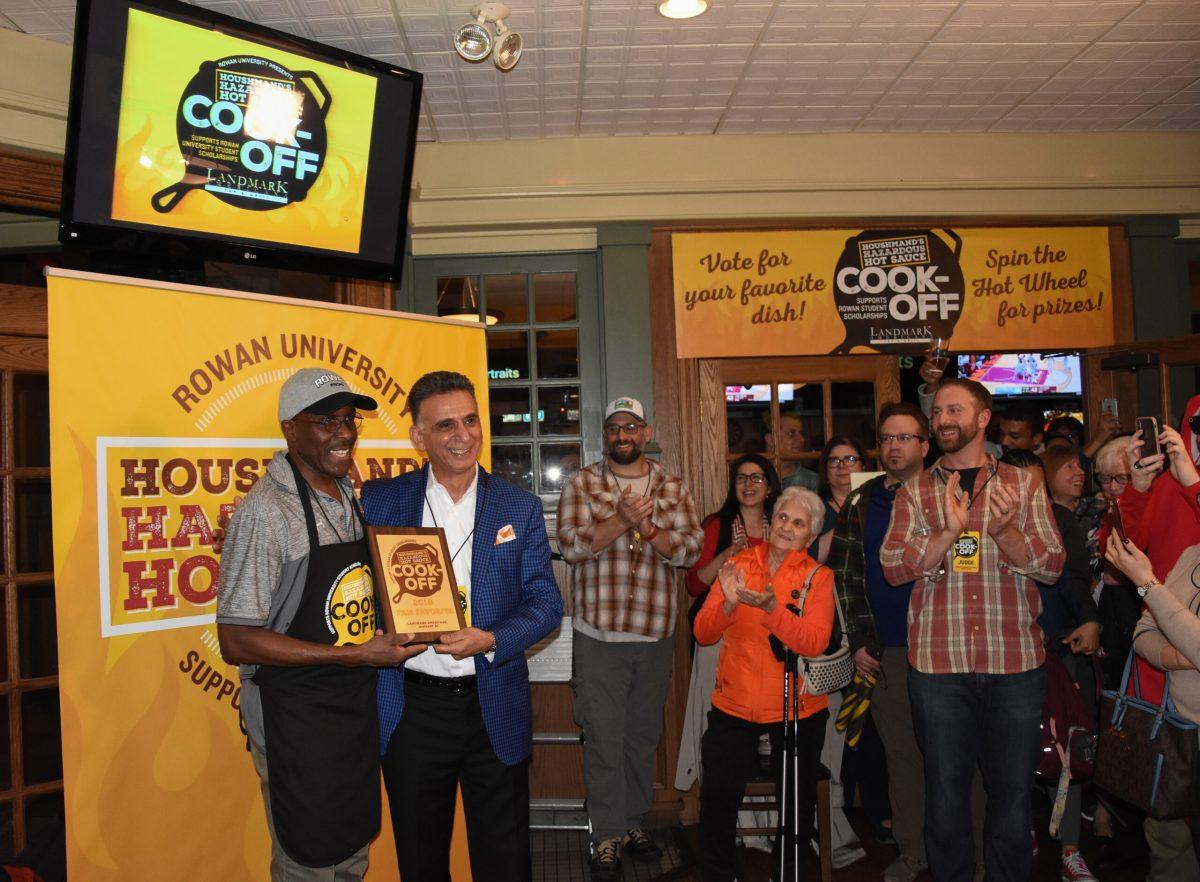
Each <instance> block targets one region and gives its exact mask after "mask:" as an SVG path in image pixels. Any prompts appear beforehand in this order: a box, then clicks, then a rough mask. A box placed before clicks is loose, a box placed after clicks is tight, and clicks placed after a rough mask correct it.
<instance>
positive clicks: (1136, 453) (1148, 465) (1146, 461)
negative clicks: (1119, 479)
mask: <svg viewBox="0 0 1200 882" xmlns="http://www.w3.org/2000/svg"><path fill="white" fill-rule="evenodd" d="M1142 446H1143V445H1142V430H1141V429H1138V430H1137V431H1136V432H1134V433H1133V437H1132V438H1131V439H1130V441H1129V450H1128V452H1127V453H1126V458H1127V459H1128V460H1129V474H1131V475H1132V476H1133V477H1132V479H1131V480H1130V483H1131V484H1132V485H1133V488H1134V489H1135V490H1137V491H1138V492H1140V493H1145V492H1146V491H1147V490H1149V489H1150V485H1151V484H1153V483H1154V479H1155V478H1157V477H1158V473H1159V472H1161V471H1162V470H1163V464H1164V462H1165V461H1166V457H1165V456H1164V455H1163V454H1161V453H1156V454H1154V455H1153V456H1142Z"/></svg>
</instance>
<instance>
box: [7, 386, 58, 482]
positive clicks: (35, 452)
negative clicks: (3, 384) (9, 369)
mask: <svg viewBox="0 0 1200 882" xmlns="http://www.w3.org/2000/svg"><path fill="white" fill-rule="evenodd" d="M13 464H14V465H16V466H40V467H48V466H49V465H50V378H49V377H48V376H47V375H46V374H13Z"/></svg>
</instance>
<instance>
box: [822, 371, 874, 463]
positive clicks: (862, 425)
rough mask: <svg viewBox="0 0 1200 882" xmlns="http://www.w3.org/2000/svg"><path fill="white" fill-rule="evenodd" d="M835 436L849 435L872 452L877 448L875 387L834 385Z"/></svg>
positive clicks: (871, 384) (869, 384) (831, 393)
mask: <svg viewBox="0 0 1200 882" xmlns="http://www.w3.org/2000/svg"><path fill="white" fill-rule="evenodd" d="M830 398H831V400H832V403H833V434H835V435H849V436H850V437H851V438H853V439H854V440H856V441H857V442H858V443H859V444H861V445H862V446H863V449H865V450H870V449H871V448H872V447H874V446H875V385H874V384H873V383H833V384H832V388H831V390H830Z"/></svg>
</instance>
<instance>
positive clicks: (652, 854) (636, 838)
mask: <svg viewBox="0 0 1200 882" xmlns="http://www.w3.org/2000/svg"><path fill="white" fill-rule="evenodd" d="M623 844H624V846H625V850H626V851H627V852H629V853H630V854H631V855H633V856H634V858H635V859H636V860H639V861H643V862H646V863H649V862H651V861H656V860H658V859H659V858H661V857H662V849H661V848H659V847H658V846H657V845H655V844H654V840H653V839H651V838H650V836H649V835H648V834H647V833H646V831H645V830H640V829H639V830H626V831H625V842H624V843H623Z"/></svg>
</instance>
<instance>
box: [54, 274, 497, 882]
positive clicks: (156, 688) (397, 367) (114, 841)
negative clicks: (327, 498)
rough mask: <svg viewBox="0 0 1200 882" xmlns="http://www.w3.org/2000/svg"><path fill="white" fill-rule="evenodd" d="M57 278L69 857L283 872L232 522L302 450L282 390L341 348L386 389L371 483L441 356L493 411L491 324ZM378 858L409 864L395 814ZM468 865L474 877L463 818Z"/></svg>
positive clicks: (334, 359) (407, 466)
mask: <svg viewBox="0 0 1200 882" xmlns="http://www.w3.org/2000/svg"><path fill="white" fill-rule="evenodd" d="M49 289H50V291H49V301H50V303H49V309H50V399H51V408H52V410H53V413H54V420H53V425H52V437H51V457H52V459H51V465H52V471H53V475H54V483H53V503H54V571H55V581H56V584H57V585H58V642H59V643H58V645H59V670H60V678H61V686H60V689H61V701H62V741H63V778H64V786H65V791H66V793H65V798H66V808H67V862H68V871H69V875H70V876H71V878H73V879H87V880H89V882H95V880H112V882H117V880H121V882H125V880H130V879H180V880H182V879H186V880H189V882H202V880H214V882H217V880H220V882H228V880H252V879H266V878H268V864H269V861H270V853H269V840H268V837H267V830H266V821H265V817H264V813H263V804H262V797H261V795H260V793H259V787H258V778H257V776H256V775H255V773H254V769H253V767H252V765H251V762H250V756H249V754H248V753H247V752H246V747H245V744H246V739H245V735H244V734H243V733H242V732H241V729H240V722H239V718H238V712H237V709H238V701H239V697H240V688H239V683H238V676H237V670H236V669H235V668H233V667H231V666H229V665H226V664H225V663H224V662H223V661H222V660H221V657H220V652H219V648H218V645H217V638H216V626H215V624H214V615H215V611H216V590H215V586H216V579H217V574H218V569H219V559H218V558H217V556H216V555H214V554H213V552H212V530H213V528H214V527H215V526H216V523H217V519H218V517H219V515H220V512H221V511H222V510H223V509H228V507H229V506H231V505H232V503H233V500H234V498H235V497H238V496H242V495H244V494H245V493H246V491H247V490H249V489H250V487H252V486H253V484H254V482H255V481H256V480H258V478H259V477H260V476H261V475H262V474H263V471H264V469H265V467H266V463H267V462H268V461H269V460H270V458H271V455H272V453H273V452H274V451H276V450H280V449H282V448H283V446H284V444H283V440H282V438H281V436H280V430H279V422H278V420H277V419H276V404H277V397H278V393H279V387H280V386H281V385H282V383H283V382H284V381H285V380H286V379H287V378H288V377H289V376H291V374H292V373H293V372H294V371H295V370H297V369H298V368H300V367H307V366H321V367H329V368H331V369H333V370H335V371H337V372H338V373H340V374H341V375H342V376H343V377H345V379H346V381H347V382H348V383H349V384H350V386H351V387H352V388H353V389H354V390H355V391H358V392H362V393H365V394H368V395H371V396H372V397H374V398H375V399H376V400H377V401H379V403H380V408H379V410H378V411H377V412H376V413H374V414H369V415H365V416H366V419H365V422H364V425H363V429H362V431H361V433H360V440H359V443H358V448H357V450H356V453H355V469H354V470H353V471H352V476H353V477H354V479H355V483H356V485H357V484H359V483H361V480H363V479H366V478H372V477H382V476H391V475H397V474H401V473H402V472H405V471H408V470H411V469H413V468H417V467H419V465H420V464H421V459H420V458H419V456H418V455H417V453H416V451H415V450H413V449H412V446H411V444H410V442H409V440H408V429H409V420H408V417H407V415H406V414H404V413H403V410H404V404H405V396H406V394H407V390H408V389H409V388H410V387H411V385H412V383H413V381H415V380H416V379H417V377H419V376H420V375H421V374H423V373H425V372H426V371H428V370H434V369H446V370H457V371H461V372H462V373H464V374H466V375H467V376H468V377H470V378H471V379H472V380H473V381H474V382H475V384H476V389H477V391H478V395H479V406H480V412H481V413H484V414H486V413H487V359H486V350H485V345H484V335H483V333H482V330H481V329H480V328H477V327H471V326H466V325H462V324H459V323H456V322H452V321H445V320H439V319H428V318H421V317H416V316H402V315H399V314H392V313H386V312H382V311H378V310H363V309H353V308H348V307H336V306H329V305H324V304H320V305H318V304H309V303H306V302H304V301H297V300H283V299H277V298H265V297H249V296H243V295H238V294H235V293H232V292H226V291H217V290H208V289H203V288H186V287H180V288H173V287H171V286H167V285H157V284H152V283H146V282H140V281H134V280H119V279H113V278H111V277H102V276H89V275H87V274H80V273H67V272H65V271H57V270H56V271H52V273H51V277H50V279H49ZM485 426H486V421H485ZM483 449H484V451H485V452H486V451H487V450H488V445H487V443H486V441H485V444H484V448H483ZM485 455H486V454H485ZM342 625H344V627H345V630H346V632H347V633H351V632H352V631H353V629H354V628H355V626H356V621H355V620H352V619H348V620H347V621H346V622H344V623H342ZM341 630H342V627H341V626H339V631H341ZM385 805H386V800H385ZM154 831H158V832H157V833H155V832H154ZM371 864H372V871H371V877H372V878H381V879H389V878H393V879H394V878H397V877H398V876H397V872H396V869H395V851H394V848H393V844H392V837H391V826H390V821H389V819H388V818H387V816H386V814H385V817H384V823H383V832H382V834H381V835H380V837H379V839H378V840H377V841H376V843H375V845H374V847H373V848H372V852H371ZM454 875H455V878H456V879H457V878H470V875H469V867H468V864H467V860H466V848H465V841H464V839H463V836H462V831H461V829H457V830H456V835H455V855H454Z"/></svg>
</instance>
